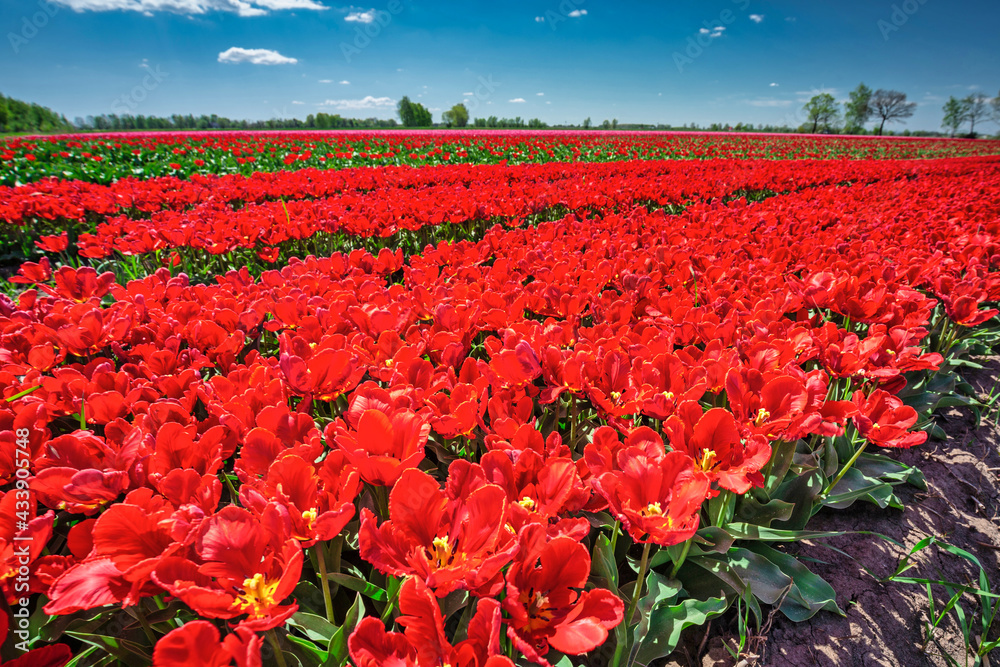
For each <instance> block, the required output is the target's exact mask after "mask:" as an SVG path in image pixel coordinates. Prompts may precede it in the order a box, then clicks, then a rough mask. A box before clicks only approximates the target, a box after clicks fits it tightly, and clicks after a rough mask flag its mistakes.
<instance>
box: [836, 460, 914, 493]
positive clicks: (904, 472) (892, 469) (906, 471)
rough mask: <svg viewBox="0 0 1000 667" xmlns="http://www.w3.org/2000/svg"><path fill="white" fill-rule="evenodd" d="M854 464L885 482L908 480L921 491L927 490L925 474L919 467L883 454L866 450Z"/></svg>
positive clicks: (868, 474)
mask: <svg viewBox="0 0 1000 667" xmlns="http://www.w3.org/2000/svg"><path fill="white" fill-rule="evenodd" d="M854 466H855V467H856V468H857V469H858V470H860V471H861V472H863V473H864V474H865V475H866V476H868V477H873V478H875V479H879V480H881V481H883V482H889V483H890V484H892V483H902V482H906V483H908V484H911V485H913V486H915V487H916V488H918V489H920V490H921V491H926V490H927V483H926V482H925V480H924V474H923V473H922V472H920V469H919V468H914V467H913V466H908V465H906V464H905V463H900V462H899V461H897V460H895V459H892V458H889V457H888V456H883V455H882V454H873V453H871V452H865V453H864V454H862V455H861V456H859V457H858V460H857V461H856V462H855V464H854Z"/></svg>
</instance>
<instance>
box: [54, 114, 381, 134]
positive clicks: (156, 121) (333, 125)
mask: <svg viewBox="0 0 1000 667" xmlns="http://www.w3.org/2000/svg"><path fill="white" fill-rule="evenodd" d="M73 125H74V126H75V127H76V128H77V129H81V130H99V131H105V130H113V131H114V130H126V131H128V130H131V131H155V130H303V129H317V130H332V129H343V128H355V127H356V128H369V129H371V128H389V127H397V126H398V124H397V123H396V121H395V120H392V119H389V120H384V119H381V118H364V119H360V118H342V117H341V116H340V115H339V114H328V113H323V112H320V113H318V114H309V115H308V116H306V119H305V120H302V119H299V118H272V119H269V120H233V119H231V118H226V117H225V116H218V115H216V114H210V115H209V114H201V115H200V116H195V115H193V114H187V115H185V114H173V115H172V116H144V115H142V114H138V115H135V116H133V115H130V114H123V115H118V114H101V115H99V116H87V117H86V118H76V119H75V120H74V123H73Z"/></svg>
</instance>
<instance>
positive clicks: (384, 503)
mask: <svg viewBox="0 0 1000 667" xmlns="http://www.w3.org/2000/svg"><path fill="white" fill-rule="evenodd" d="M372 498H373V499H374V501H375V509H376V510H377V511H378V514H379V518H380V519H382V520H383V521H388V519H389V492H388V489H387V488H386V487H384V486H379V485H377V484H372Z"/></svg>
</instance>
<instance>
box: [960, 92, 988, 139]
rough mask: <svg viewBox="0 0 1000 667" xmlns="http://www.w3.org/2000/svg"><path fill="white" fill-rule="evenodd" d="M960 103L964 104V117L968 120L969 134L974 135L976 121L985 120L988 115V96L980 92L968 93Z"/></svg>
mask: <svg viewBox="0 0 1000 667" xmlns="http://www.w3.org/2000/svg"><path fill="white" fill-rule="evenodd" d="M962 103H963V104H964V105H965V118H964V119H963V120H966V121H968V122H969V135H971V136H973V137H975V136H976V123H978V122H979V121H981V120H985V119H986V118H987V117H988V115H989V98H988V97H986V96H985V95H983V94H982V93H973V94H972V95H969V96H968V97H966V98H965V99H964V100H962Z"/></svg>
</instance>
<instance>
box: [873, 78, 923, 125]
mask: <svg viewBox="0 0 1000 667" xmlns="http://www.w3.org/2000/svg"><path fill="white" fill-rule="evenodd" d="M871 109H872V115H873V116H875V117H876V118H880V119H881V121H882V122H880V123H879V126H878V133H879V134H880V135H881V134H882V130H883V128H885V124H886V123H888V122H893V121H897V120H898V121H900V122H904V121H903V119H904V118H910V117H911V116H913V112H915V111H916V110H917V103H916V102H907V101H906V93H901V92H899V91H898V90H883V89H881V88H879V89H878V90H876V91H875V92H874V93H873V94H872V98H871Z"/></svg>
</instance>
